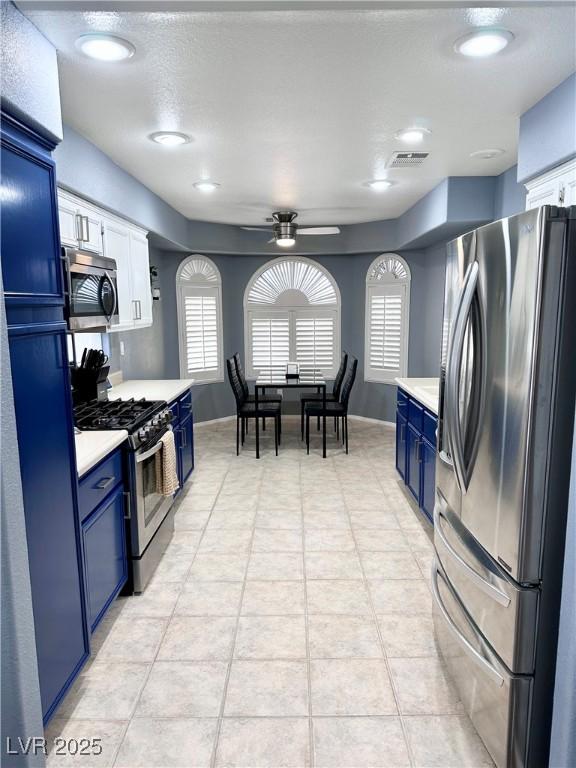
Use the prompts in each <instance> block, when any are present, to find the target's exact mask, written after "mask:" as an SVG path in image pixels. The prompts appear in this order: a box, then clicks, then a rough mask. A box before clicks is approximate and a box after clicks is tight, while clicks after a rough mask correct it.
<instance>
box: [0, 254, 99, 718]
mask: <svg viewBox="0 0 576 768" xmlns="http://www.w3.org/2000/svg"><path fill="white" fill-rule="evenodd" d="M4 256H5V254H3V258H4ZM47 328H50V326H44V327H42V326H41V325H40V330H39V329H36V330H35V331H32V330H31V329H20V330H19V331H18V332H17V331H16V329H12V330H11V332H10V359H11V367H12V382H13V387H14V404H15V411H16V423H17V429H18V449H19V454H20V471H21V476H22V491H23V496H24V512H25V519H26V537H27V541H28V557H29V563H30V582H31V587H32V606H33V611H34V624H35V635H36V650H37V654H38V672H39V677H40V691H41V696H42V712H43V715H44V718H45V720H46V719H47V718H48V717H49V716H50V715H51V713H52V711H53V710H54V708H55V707H56V705H57V704H58V702H59V701H60V699H61V697H62V696H63V695H64V693H65V691H66V690H67V688H68V686H69V685H70V683H71V682H72V680H73V679H74V677H75V675H76V674H77V672H78V670H79V669H80V667H81V666H82V664H83V662H84V660H85V659H86V658H87V656H88V651H89V644H88V643H89V641H88V631H87V624H86V615H85V603H84V585H83V578H82V565H81V552H80V521H79V518H78V514H77V502H76V482H77V480H76V465H75V461H74V454H73V451H72V444H73V433H72V416H71V401H70V382H69V375H68V364H67V359H66V334H65V331H64V330H63V329H62V330H60V331H56V332H48V331H47V330H46V329H47ZM42 330H43V331H45V332H41V331H42Z"/></svg>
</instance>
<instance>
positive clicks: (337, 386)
mask: <svg viewBox="0 0 576 768" xmlns="http://www.w3.org/2000/svg"><path fill="white" fill-rule="evenodd" d="M347 365H348V353H347V352H343V353H342V360H340V367H339V368H338V373H337V374H336V378H335V379H334V386H333V387H332V394H333V395H334V399H335V400H339V399H340V390H341V389H342V382H343V381H344V374H345V373H346V366H347Z"/></svg>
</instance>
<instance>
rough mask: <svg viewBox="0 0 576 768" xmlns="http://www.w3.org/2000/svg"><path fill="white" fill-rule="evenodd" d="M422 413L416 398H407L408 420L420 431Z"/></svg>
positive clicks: (422, 409) (422, 410)
mask: <svg viewBox="0 0 576 768" xmlns="http://www.w3.org/2000/svg"><path fill="white" fill-rule="evenodd" d="M423 414H424V408H423V407H422V406H421V405H420V404H419V403H417V402H416V400H412V398H409V399H408V421H409V422H410V424H412V426H413V427H414V428H415V429H417V430H418V432H422V417H423Z"/></svg>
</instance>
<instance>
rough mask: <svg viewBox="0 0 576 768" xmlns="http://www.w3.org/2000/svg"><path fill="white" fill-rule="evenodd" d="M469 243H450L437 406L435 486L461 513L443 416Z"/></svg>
mask: <svg viewBox="0 0 576 768" xmlns="http://www.w3.org/2000/svg"><path fill="white" fill-rule="evenodd" d="M469 251H470V243H468V242H466V241H464V240H463V239H462V238H460V239H458V240H454V241H452V242H451V243H449V244H448V246H447V255H446V283H445V293H444V317H443V321H442V348H441V361H440V389H439V408H438V434H437V453H436V486H437V487H438V488H439V489H440V491H441V493H442V495H443V497H444V498H445V499H446V501H447V503H448V504H449V505H450V507H451V509H452V510H453V511H454V512H455V514H457V515H460V503H461V491H460V488H459V485H458V481H457V478H456V474H455V468H454V462H453V458H452V453H451V451H452V449H451V445H450V435H449V425H448V422H447V420H446V418H445V416H444V414H445V410H446V409H445V402H446V396H447V392H446V385H447V379H446V375H447V371H448V357H449V351H450V343H451V340H452V330H453V325H454V320H455V316H456V311H457V308H458V304H459V301H460V295H461V291H462V285H463V282H464V274H465V271H466V266H467V264H468V262H469V259H470V256H469Z"/></svg>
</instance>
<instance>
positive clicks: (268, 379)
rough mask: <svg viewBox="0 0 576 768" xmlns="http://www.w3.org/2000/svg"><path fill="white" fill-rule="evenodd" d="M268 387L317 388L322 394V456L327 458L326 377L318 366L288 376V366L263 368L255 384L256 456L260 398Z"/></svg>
mask: <svg viewBox="0 0 576 768" xmlns="http://www.w3.org/2000/svg"><path fill="white" fill-rule="evenodd" d="M267 389H282V390H284V389H315V390H316V392H317V393H318V394H322V457H323V458H324V459H325V458H326V378H325V376H324V374H323V373H322V371H321V370H319V369H317V368H300V370H299V372H298V375H297V376H287V375H286V367H285V366H283V367H282V368H261V369H260V370H259V372H258V376H257V378H256V382H255V384H254V409H255V411H256V418H255V422H256V458H257V459H259V458H260V420H259V418H258V398H259V396H260V395H264V394H265V393H266V390H267Z"/></svg>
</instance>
